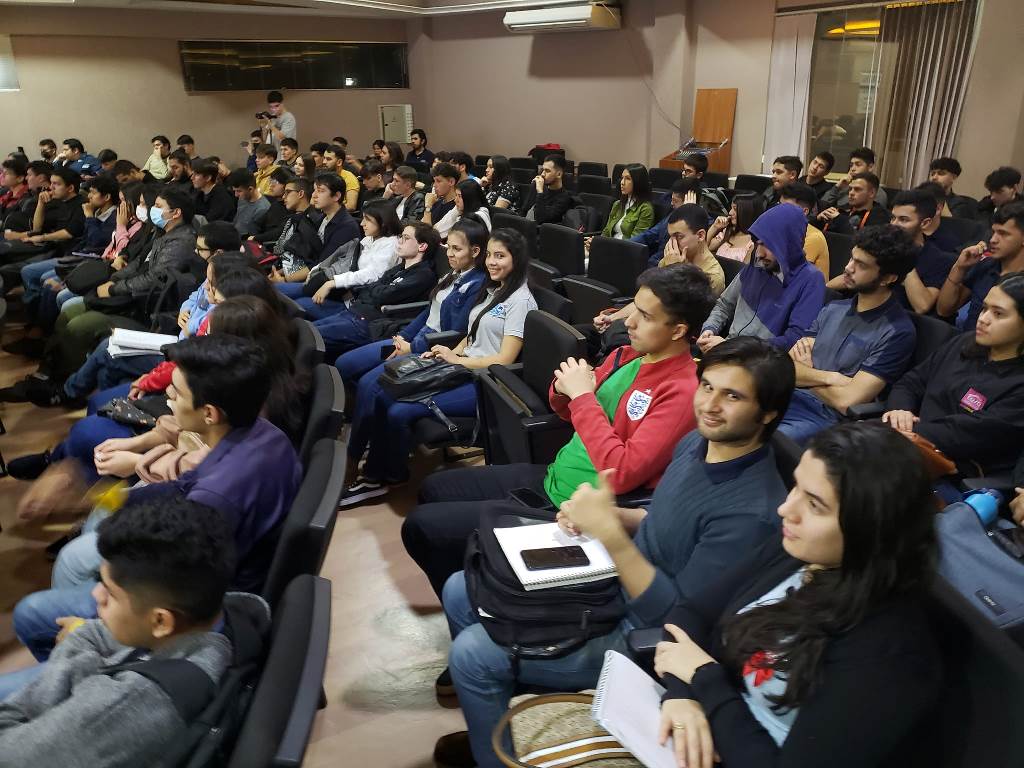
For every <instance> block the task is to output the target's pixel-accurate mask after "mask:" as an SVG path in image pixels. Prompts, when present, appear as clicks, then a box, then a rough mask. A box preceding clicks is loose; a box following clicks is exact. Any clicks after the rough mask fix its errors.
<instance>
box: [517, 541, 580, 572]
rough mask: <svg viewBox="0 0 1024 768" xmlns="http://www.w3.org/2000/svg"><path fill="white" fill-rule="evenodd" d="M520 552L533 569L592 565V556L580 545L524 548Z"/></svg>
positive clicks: (541, 569)
mask: <svg viewBox="0 0 1024 768" xmlns="http://www.w3.org/2000/svg"><path fill="white" fill-rule="evenodd" d="M519 554H520V555H522V556H523V563H525V564H526V567H527V569H528V570H531V571H543V570H547V569H548V568H580V567H582V566H584V565H590V558H589V557H587V553H586V552H584V551H583V547H580V546H571V547H545V548H544V549H524V550H523V551H522V552H520V553H519Z"/></svg>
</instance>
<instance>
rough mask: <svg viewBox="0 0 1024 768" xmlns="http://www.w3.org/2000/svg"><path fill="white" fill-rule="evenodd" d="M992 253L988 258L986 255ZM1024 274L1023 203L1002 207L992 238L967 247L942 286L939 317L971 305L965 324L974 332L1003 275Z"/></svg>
mask: <svg viewBox="0 0 1024 768" xmlns="http://www.w3.org/2000/svg"><path fill="white" fill-rule="evenodd" d="M986 251H989V252H990V253H989V255H988V257H987V258H986V257H985V253H986ZM1020 271H1024V202H1015V203H1008V204H1007V205H1004V206H1000V208H999V210H998V211H996V212H995V213H994V214H993V215H992V236H991V237H990V238H989V241H988V245H987V247H986V244H985V243H984V241H982V242H979V243H978V244H977V245H972V246H970V247H968V248H964V249H963V250H962V251H961V252H960V255H959V256H958V257H957V260H956V262H955V263H954V264H953V268H952V269H950V271H949V275H948V276H947V277H946V282H945V283H943V284H942V288H941V290H940V291H939V297H938V300H937V301H936V302H935V311H936V312H937V313H938V315H939V316H940V317H953V316H954V315H956V314H957V312H958V310H959V309H960V308H961V307H963V306H964V305H965V304H968V303H969V304H970V309H968V310H967V317H966V320H965V322H964V325H963V330H964V331H971V330H973V329H974V326H975V323H977V321H978V315H980V314H981V308H982V304H983V303H984V301H985V297H986V296H988V292H989V291H990V290H991V289H992V286H993V285H995V284H996V283H997V282H998V280H999V278H1000V276H1002V275H1007V274H1010V273H1011V272H1020Z"/></svg>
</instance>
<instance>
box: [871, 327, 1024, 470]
mask: <svg viewBox="0 0 1024 768" xmlns="http://www.w3.org/2000/svg"><path fill="white" fill-rule="evenodd" d="M886 408H888V409H889V410H893V411H896V410H899V411H912V412H913V413H915V414H917V415H918V416H919V417H920V418H921V420H920V421H919V422H917V425H916V426H915V427H914V431H915V432H917V433H918V434H919V435H921V436H922V437H926V438H928V439H929V440H931V441H932V442H933V443H935V447H936V448H938V449H939V450H940V451H942V452H943V453H944V454H946V455H947V456H948V457H949V458H951V459H952V460H953V461H955V462H956V463H957V464H958V465H960V466H961V467H962V470H963V471H965V472H966V473H967V474H969V475H970V476H975V475H977V474H978V472H977V470H976V469H974V471H971V470H972V469H973V466H972V464H977V465H978V466H980V467H981V469H982V470H983V471H984V473H985V474H986V475H990V474H994V473H996V472H1003V471H1006V470H1008V469H1010V468H1011V467H1013V463H1014V461H1015V460H1016V459H1017V456H1019V455H1020V453H1021V451H1022V450H1024V358H1021V357H1015V358H1013V359H1012V360H1002V361H1000V362H995V363H992V362H989V361H988V358H987V356H986V355H985V352H984V350H981V351H978V350H977V349H976V348H975V345H974V334H973V333H965V334H963V335H962V336H960V337H959V338H958V339H955V340H954V341H952V342H951V343H949V344H946V345H945V346H944V347H942V348H941V349H939V350H938V351H936V352H935V353H934V354H933V355H931V356H930V357H929V358H928V359H927V360H925V361H924V362H922V363H921V364H920V365H918V366H916V367H914V368H912V369H911V370H909V371H907V372H906V373H905V374H903V377H902V378H901V379H900V380H899V381H897V382H896V384H895V385H893V388H892V392H891V393H890V394H889V400H888V401H887V403H886Z"/></svg>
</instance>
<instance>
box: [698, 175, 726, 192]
mask: <svg viewBox="0 0 1024 768" xmlns="http://www.w3.org/2000/svg"><path fill="white" fill-rule="evenodd" d="M701 181H703V182H704V186H706V187H719V188H722V189H725V188H726V187H728V186H729V175H728V174H726V173H716V172H715V171H707V172H706V173H705V174H704V177H703V178H702V179H701Z"/></svg>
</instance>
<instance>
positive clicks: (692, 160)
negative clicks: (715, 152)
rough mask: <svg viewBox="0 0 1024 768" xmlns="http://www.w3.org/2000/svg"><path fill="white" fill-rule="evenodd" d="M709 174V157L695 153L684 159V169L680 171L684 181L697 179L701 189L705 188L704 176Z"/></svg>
mask: <svg viewBox="0 0 1024 768" xmlns="http://www.w3.org/2000/svg"><path fill="white" fill-rule="evenodd" d="M707 172H708V156H707V155H704V154H701V153H700V152H694V153H693V154H690V155H687V156H686V157H684V158H683V169H682V170H681V171H680V173H681V174H682V177H683V178H684V179H696V180H697V182H698V183H699V184H700V186H701V187H704V186H705V182H704V174H705V173H707Z"/></svg>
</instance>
